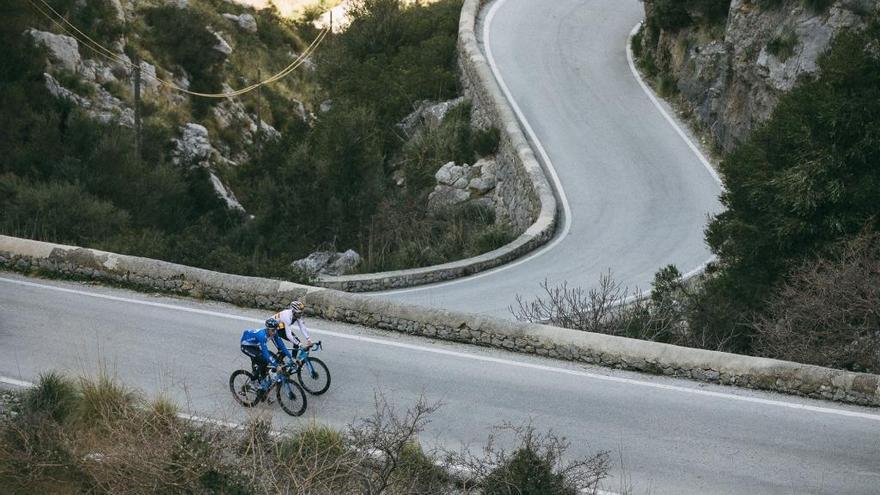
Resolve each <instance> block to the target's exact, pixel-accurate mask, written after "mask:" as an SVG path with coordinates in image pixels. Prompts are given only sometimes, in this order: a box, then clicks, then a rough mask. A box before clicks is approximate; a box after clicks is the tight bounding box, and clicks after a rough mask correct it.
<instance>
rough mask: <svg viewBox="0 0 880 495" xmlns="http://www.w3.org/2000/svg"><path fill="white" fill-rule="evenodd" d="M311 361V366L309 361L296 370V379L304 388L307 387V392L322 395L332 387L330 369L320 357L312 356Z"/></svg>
mask: <svg viewBox="0 0 880 495" xmlns="http://www.w3.org/2000/svg"><path fill="white" fill-rule="evenodd" d="M309 362H310V363H311V364H312V367H311V368H309V363H303V365H302V366H300V367H299V369H298V370H296V379H297V381H299V384H300V385H302V388H304V389H306V392H308V393H310V394H312V395H321V394H323V393H324V392H326V391H327V389H328V388H330V370H329V369H327V365H326V364H324V361H321V360H320V359H318V358H313V357H310V358H309Z"/></svg>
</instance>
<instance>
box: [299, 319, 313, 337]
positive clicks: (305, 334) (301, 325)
mask: <svg viewBox="0 0 880 495" xmlns="http://www.w3.org/2000/svg"><path fill="white" fill-rule="evenodd" d="M296 324H297V325H298V326H299V331H300V333H302V334H303V337H305V338H306V340H308V341H311V340H312V338H311V337H309V331H308V329H306V326H305V324H304V323H303V322H302V317H300V318H298V319H297V320H296Z"/></svg>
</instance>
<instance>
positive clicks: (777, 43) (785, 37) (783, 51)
mask: <svg viewBox="0 0 880 495" xmlns="http://www.w3.org/2000/svg"><path fill="white" fill-rule="evenodd" d="M797 43H798V38H797V33H795V32H793V31H786V32H784V33H782V34H780V35H779V36H776V37H775V38H773V39H772V40H770V42H769V43H767V51H768V52H770V54H772V55H773V56H774V57H776V58H778V59H779V60H781V61H783V62H785V61H786V60H788V59H789V58H790V57H791V56H792V55H794V47H795V46H797Z"/></svg>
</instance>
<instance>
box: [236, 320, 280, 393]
mask: <svg viewBox="0 0 880 495" xmlns="http://www.w3.org/2000/svg"><path fill="white" fill-rule="evenodd" d="M278 326H279V324H278V320H276V319H274V318H269V319H268V320H266V326H265V327H264V328H261V329H259V330H245V331H244V333H243V334H241V352H243V353H244V354H245V355H246V356H247V357H249V358H251V368H252V369H253V371H254V376H256V377H257V380H259V381H260V386H261V387H262V389H263V391H266V390H268V389H269V385H271V382H270V381H269V377H268V373H267V368H268V367H269V366H271V367H272V368H273V369H274V370H275V371H276V372H277V371H279V370H280V366H281V365H280V364H279V363H278V362H277V361H276V360H275V358H274V357H272V353H271V352H269V347H268V342H269V341H270V340H271V341H272V342H274V343H275V347H276V348H277V349H278V350H279V351H280V352H283V353H284V354H285V355H286V356H287V357H288V358H289V359H290V360H291V361H293V355H292V354H291V353H290V350H289V349H288V348H287V346H286V345H284V342H283V341H282V340H281V336H279V335H278Z"/></svg>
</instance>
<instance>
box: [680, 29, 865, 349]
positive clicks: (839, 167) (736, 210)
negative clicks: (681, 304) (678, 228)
mask: <svg viewBox="0 0 880 495" xmlns="http://www.w3.org/2000/svg"><path fill="white" fill-rule="evenodd" d="M878 38H880V28H878V26H877V25H876V24H874V25H872V26H871V27H869V28H868V29H867V30H866V31H865V32H863V33H859V34H856V33H843V34H841V35H839V36H838V38H837V40H836V41H835V42H834V44H833V46H832V48H831V49H830V51H829V52H828V53H827V54H826V55H824V56H823V57H821V59H820V62H819V65H820V68H821V76H820V77H819V78H818V79H815V80H808V81H804V82H803V83H802V84H801V85H800V86H798V87H797V88H795V89H794V90H793V91H792V92H791V93H789V94H788V95H786V96H784V97H783V98H782V99H781V101H780V103H779V105H778V107H777V109H776V111H775V112H774V114H773V116H772V117H771V118H770V120H769V121H767V122H766V124H765V125H763V126H762V127H761V128H759V129H758V130H756V131H755V132H754V133H753V135H752V136H751V137H750V139H749V140H748V141H747V142H745V143H743V144H742V145H740V146H738V147H737V148H736V149H735V150H733V151H732V152H731V153H730V154H729V155H727V156H726V157H725V159H724V161H723V163H722V165H721V173H722V176H723V179H724V184H725V188H726V190H725V192H724V193H723V195H722V202H723V203H724V205H725V206H726V207H727V209H726V211H724V212H723V213H721V214H719V215H718V216H717V217H716V218H715V219H714V220H713V221H712V222H711V223H710V225H709V227H708V228H707V231H706V239H707V241H708V243H709V245H710V246H711V248H712V250H713V251H714V252H715V253H716V254H717V256H718V267H717V268H718V269H719V272H718V275H717V277H715V278H714V279H713V280H711V281H710V282H709V283H708V284H707V286H706V290H707V293H706V295H705V296H704V297H705V298H706V299H707V301H711V302H713V303H718V302H723V304H721V305H720V307H718V308H716V309H715V310H709V311H707V313H706V314H704V316H703V317H702V318H697V319H696V320H695V321H693V322H692V323H693V324H696V325H705V326H711V325H715V324H718V323H723V322H726V323H723V324H726V325H728V326H729V325H736V324H738V323H740V322H742V321H743V320H745V319H746V318H747V317H746V315H747V314H748V313H750V312H753V311H760V310H761V309H762V308H763V305H764V301H765V300H766V298H767V296H768V295H769V293H770V291H771V289H772V288H773V287H774V286H775V285H776V284H778V283H780V282H781V281H782V280H783V279H784V277H785V275H786V273H787V272H788V271H789V270H791V269H792V268H793V267H794V266H796V265H798V264H800V263H801V262H802V261H803V260H805V259H809V258H811V257H813V256H815V255H816V254H820V253H822V252H823V251H824V250H826V249H827V248H828V246H830V245H831V244H833V243H834V242H835V241H837V240H839V239H843V238H847V237H850V236H853V235H854V234H856V233H858V232H859V231H861V230H862V229H863V228H864V227H865V225H872V226H874V227H875V228H876V226H877V219H878V218H880V217H878V213H880V168H878V166H877V164H878V163H880V139H878V136H880V121H878V119H877V115H880V85H878V84H877V81H880V60H878V59H877V57H876V56H875V55H872V54H871V53H870V51H869V49H867V48H866V47H867V46H870V42H871V41H873V42H874V43H876V42H877V40H878ZM725 309H727V310H729V311H730V313H727V314H725V313H726V311H725ZM737 315H739V316H737ZM747 349H748V340H746V341H744V342H743V347H741V348H740V350H747Z"/></svg>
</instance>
